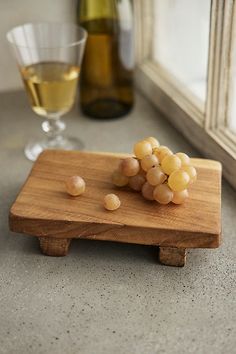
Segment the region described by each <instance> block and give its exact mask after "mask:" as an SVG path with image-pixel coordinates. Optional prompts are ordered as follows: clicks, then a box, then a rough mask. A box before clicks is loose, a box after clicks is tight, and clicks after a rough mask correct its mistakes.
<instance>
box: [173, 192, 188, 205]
mask: <svg viewBox="0 0 236 354" xmlns="http://www.w3.org/2000/svg"><path fill="white" fill-rule="evenodd" d="M188 196H189V194H188V190H187V189H184V190H183V191H181V192H174V196H173V198H172V202H173V203H174V204H182V203H184V201H185V199H187V198H188Z"/></svg>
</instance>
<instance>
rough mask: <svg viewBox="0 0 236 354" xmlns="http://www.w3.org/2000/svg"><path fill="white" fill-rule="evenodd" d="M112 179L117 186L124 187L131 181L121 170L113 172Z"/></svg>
mask: <svg viewBox="0 0 236 354" xmlns="http://www.w3.org/2000/svg"><path fill="white" fill-rule="evenodd" d="M111 179H112V183H113V184H114V185H115V186H117V187H124V186H126V185H127V184H128V183H129V178H128V177H127V176H124V175H123V174H122V173H121V171H119V170H116V171H114V172H113V174H112V178H111Z"/></svg>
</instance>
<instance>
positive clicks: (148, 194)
mask: <svg viewBox="0 0 236 354" xmlns="http://www.w3.org/2000/svg"><path fill="white" fill-rule="evenodd" d="M154 188H155V187H154V186H151V184H149V183H148V182H145V183H144V185H143V187H142V195H143V197H144V198H145V199H147V200H154V197H153V191H154Z"/></svg>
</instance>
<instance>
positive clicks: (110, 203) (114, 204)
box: [104, 194, 121, 211]
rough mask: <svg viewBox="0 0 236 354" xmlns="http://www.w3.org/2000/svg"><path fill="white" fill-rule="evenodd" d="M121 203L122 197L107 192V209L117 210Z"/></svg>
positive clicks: (105, 204) (105, 202)
mask: <svg viewBox="0 0 236 354" xmlns="http://www.w3.org/2000/svg"><path fill="white" fill-rule="evenodd" d="M120 204H121V203H120V199H119V198H118V197H117V195H115V194H107V195H106V196H105V198H104V207H105V209H107V210H111V211H112V210H116V209H118V208H119V207H120Z"/></svg>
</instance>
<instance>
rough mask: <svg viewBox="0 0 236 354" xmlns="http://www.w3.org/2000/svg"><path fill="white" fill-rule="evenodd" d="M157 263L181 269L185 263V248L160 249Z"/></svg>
mask: <svg viewBox="0 0 236 354" xmlns="http://www.w3.org/2000/svg"><path fill="white" fill-rule="evenodd" d="M159 261H160V262H161V263H162V264H165V265H170V266H175V267H183V266H184V265H185V262H186V248H175V247H160V250H159Z"/></svg>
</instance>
